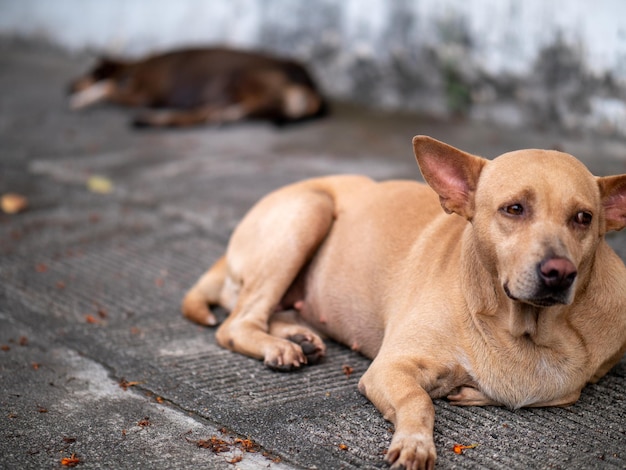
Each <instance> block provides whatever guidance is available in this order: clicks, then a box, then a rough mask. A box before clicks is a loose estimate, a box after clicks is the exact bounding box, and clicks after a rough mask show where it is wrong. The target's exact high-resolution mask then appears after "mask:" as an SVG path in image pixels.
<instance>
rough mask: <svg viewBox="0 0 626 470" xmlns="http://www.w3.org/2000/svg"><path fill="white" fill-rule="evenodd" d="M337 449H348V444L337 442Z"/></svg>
mask: <svg viewBox="0 0 626 470" xmlns="http://www.w3.org/2000/svg"><path fill="white" fill-rule="evenodd" d="M339 449H341V450H348V446H347V445H345V444H343V443H342V444H339Z"/></svg>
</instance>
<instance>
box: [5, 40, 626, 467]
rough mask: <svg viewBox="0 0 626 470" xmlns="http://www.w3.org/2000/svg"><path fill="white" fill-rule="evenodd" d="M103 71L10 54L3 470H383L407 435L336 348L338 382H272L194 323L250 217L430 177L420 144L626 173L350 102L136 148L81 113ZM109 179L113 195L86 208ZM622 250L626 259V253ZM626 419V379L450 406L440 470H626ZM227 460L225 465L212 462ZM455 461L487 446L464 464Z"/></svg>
mask: <svg viewBox="0 0 626 470" xmlns="http://www.w3.org/2000/svg"><path fill="white" fill-rule="evenodd" d="M87 65H88V60H87V58H85V57H70V56H67V55H64V54H63V53H61V52H59V51H56V50H53V49H50V48H46V47H43V46H38V45H28V44H22V43H14V42H8V41H4V42H0V87H1V89H2V90H3V92H2V94H0V193H6V192H9V191H11V192H17V193H20V194H23V195H25V196H26V197H28V199H29V203H30V207H29V209H28V210H27V211H25V212H23V213H21V214H17V215H5V214H0V346H1V347H2V348H1V350H0V455H1V456H2V458H1V459H0V468H9V469H13V468H16V469H17V468H20V469H22V468H59V467H61V461H62V459H63V458H69V457H72V455H74V457H75V458H78V459H79V460H80V463H79V468H163V469H165V468H196V467H201V466H202V467H205V468H244V469H245V468H266V467H269V468H276V469H281V468H319V469H326V468H385V465H384V463H383V460H382V459H383V452H384V450H385V448H386V447H387V446H388V444H389V441H390V438H391V425H390V424H389V423H387V422H386V421H385V420H384V419H383V418H382V417H381V416H380V414H379V413H378V412H377V411H376V410H375V409H374V407H373V406H372V405H371V404H370V403H369V402H368V401H367V400H366V399H365V398H363V397H362V396H361V395H360V394H359V393H358V391H357V389H356V384H357V382H358V379H359V377H360V376H361V374H362V373H363V372H364V371H365V369H366V368H367V366H368V363H369V362H368V360H366V359H364V358H363V357H360V356H359V355H357V354H355V353H353V352H352V351H350V350H348V349H347V348H343V347H341V346H339V345H336V344H332V343H331V344H329V353H328V358H327V359H326V360H325V361H324V362H323V363H322V364H320V365H317V366H314V367H310V368H306V369H304V370H302V371H299V372H295V373H290V374H281V373H274V372H271V371H269V370H267V369H265V368H264V367H263V365H262V364H261V363H260V362H257V361H255V360H252V359H248V358H244V357H241V356H238V355H235V354H232V353H230V352H227V351H225V350H222V349H220V348H218V347H217V346H216V345H215V342H214V338H213V331H212V330H211V329H209V328H201V327H198V326H196V325H193V324H191V323H189V322H187V321H185V320H184V319H183V318H182V317H181V316H180V314H179V302H180V299H181V298H182V295H183V294H184V292H185V290H186V289H187V288H188V287H189V286H190V285H191V284H192V283H193V282H194V281H195V279H196V278H197V277H198V276H199V275H200V274H201V273H202V272H203V271H204V270H205V269H206V268H207V267H208V265H209V264H210V263H211V262H212V261H214V260H215V259H216V258H217V256H219V254H220V253H221V251H222V250H223V249H224V246H225V243H226V240H227V239H228V235H229V233H230V232H231V230H232V229H233V227H234V226H235V224H236V223H237V221H238V220H239V219H240V218H241V217H242V215H243V214H244V213H245V210H246V209H247V208H248V207H249V206H250V205H251V204H252V203H253V202H254V200H256V199H257V198H258V197H259V196H261V195H262V194H264V193H266V192H267V191H269V190H271V189H273V188H275V187H277V186H279V185H282V184H285V183H289V182H292V181H295V180H297V179H300V178H305V177H311V176H316V175H322V174H327V173H365V174H369V175H371V176H373V177H375V178H381V179H382V178H392V177H403V178H419V173H418V170H417V167H416V165H415V162H414V160H413V156H412V152H411V147H410V139H411V137H412V136H413V135H415V134H417V133H421V134H430V135H432V136H433V137H436V138H438V139H441V140H445V141H447V142H449V143H451V144H453V145H456V146H458V147H461V148H463V149H465V150H468V151H471V152H473V153H476V154H481V155H484V156H486V157H494V156H496V155H498V154H500V153H502V152H504V151H507V150H512V149H516V148H522V147H543V148H560V149H563V150H565V151H568V152H570V153H573V154H575V155H577V156H578V157H580V158H581V159H582V160H583V161H584V162H585V163H586V164H587V165H588V166H589V167H590V168H591V170H592V171H593V172H594V173H596V174H599V175H606V174H612V173H624V172H626V145H625V144H624V142H620V141H617V140H607V139H592V138H590V137H585V138H582V137H579V136H571V135H570V136H567V135H559V134H549V133H541V132H537V131H533V132H519V131H516V132H509V131H503V130H501V129H498V128H495V127H481V126H479V125H476V124H467V123H463V122H433V121H429V120H426V119H423V118H420V117H417V116H410V115H381V114H375V113H372V112H367V111H364V110H362V109H356V108H350V107H347V106H341V105H337V106H336V107H335V114H334V115H333V116H332V117H331V118H329V119H327V120H324V121H318V122H311V123H307V124H304V125H300V126H297V127H290V128H285V129H275V128H273V127H271V126H269V125H266V124H262V123H247V124H243V125H239V126H230V127H224V128H197V129H190V130H182V131H159V132H154V131H144V132H135V131H133V130H132V129H129V128H128V127H127V122H128V121H129V118H130V114H129V112H127V111H124V110H119V109H114V108H107V107H102V108H98V109H93V110H90V111H87V112H84V113H80V114H73V113H70V112H69V111H68V110H67V109H66V106H65V101H64V88H65V85H66V83H67V82H68V80H69V79H70V78H72V77H73V76H74V75H75V74H76V73H78V72H79V71H81V70H82V69H83V68H84V67H85V66H87ZM93 176H101V177H104V178H106V180H107V181H109V182H111V183H112V188H111V190H110V191H109V192H105V193H98V192H94V191H93V190H89V188H88V182H89V180H90V178H92V177H93ZM610 242H611V243H612V245H613V246H614V247H615V248H616V249H617V251H618V252H619V253H620V254H621V255H622V257H625V256H626V236H624V234H615V235H613V236H612V237H611V240H610ZM344 366H349V367H351V368H352V370H353V372H352V374H350V375H349V376H348V375H346V374H345V373H344ZM625 404H626V362H625V361H622V362H621V363H620V364H619V365H618V366H616V367H615V368H614V369H613V370H612V371H611V372H610V373H609V374H608V375H607V376H606V377H605V378H604V379H603V380H602V381H600V382H599V383H598V384H597V385H594V386H590V387H587V388H586V389H585V390H584V392H583V394H582V397H581V399H580V401H579V402H578V403H576V404H575V405H574V406H571V407H568V408H564V409H555V408H550V409H532V410H519V411H510V410H506V409H501V408H494V407H485V408H475V407H470V408H454V407H452V406H450V405H449V404H448V403H447V402H446V401H444V400H438V401H436V404H435V405H436V412H437V418H436V424H435V441H436V444H437V448H438V452H439V461H438V468H496V469H499V468H502V469H505V468H506V469H509V468H520V469H522V468H598V469H599V468H616V469H617V468H625V467H626V452H625V451H624V444H625V443H626V408H625ZM212 437H214V439H213V441H211V438H212ZM220 441H224V442H225V443H226V444H222V445H221V447H228V449H229V450H228V452H215V450H216V449H215V448H214V449H211V448H210V447H211V444H212V443H213V444H215V443H218V442H220ZM455 443H460V444H473V443H477V444H479V445H478V447H476V448H474V449H470V450H466V451H465V452H464V454H463V455H457V454H455V453H454V452H452V446H453V445H454V444H455ZM199 444H200V445H199ZM252 444H254V446H253V447H251V445H252ZM250 450H255V451H256V452H251V451H250ZM240 458H242V460H241V461H239V459H240ZM231 462H232V463H231Z"/></svg>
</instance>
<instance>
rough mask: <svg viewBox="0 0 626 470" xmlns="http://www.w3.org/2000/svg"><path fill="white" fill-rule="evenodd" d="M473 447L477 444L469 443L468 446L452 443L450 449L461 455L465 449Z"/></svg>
mask: <svg viewBox="0 0 626 470" xmlns="http://www.w3.org/2000/svg"><path fill="white" fill-rule="evenodd" d="M474 447H478V444H470V445H468V446H464V445H463V444H454V446H453V447H452V451H453V452H454V453H455V454H459V455H461V454H462V453H463V451H464V450H465V449H473V448H474Z"/></svg>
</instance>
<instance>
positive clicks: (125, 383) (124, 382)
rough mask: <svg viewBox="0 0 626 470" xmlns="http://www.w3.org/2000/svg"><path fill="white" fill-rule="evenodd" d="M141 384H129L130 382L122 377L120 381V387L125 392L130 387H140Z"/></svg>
mask: <svg viewBox="0 0 626 470" xmlns="http://www.w3.org/2000/svg"><path fill="white" fill-rule="evenodd" d="M140 383H141V382H137V381H134V382H129V381H128V380H126V379H125V378H124V377H122V378H121V379H120V381H119V382H118V385H119V386H120V387H121V388H122V389H124V391H126V390H128V387H134V386H135V385H139V384H140Z"/></svg>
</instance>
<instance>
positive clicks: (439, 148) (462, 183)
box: [413, 135, 488, 220]
mask: <svg viewBox="0 0 626 470" xmlns="http://www.w3.org/2000/svg"><path fill="white" fill-rule="evenodd" d="M413 151H414V152H415V158H416V159H417V164H418V165H419V167H420V171H421V172H422V175H423V176H424V179H425V180H426V182H427V183H428V184H429V186H430V187H431V188H433V189H434V190H435V192H436V193H437V194H439V200H440V201H441V207H443V209H444V210H445V211H446V212H447V213H449V214H450V213H452V212H454V213H456V214H458V215H460V216H462V217H465V218H466V219H467V220H472V217H473V216H474V192H475V191H476V185H477V184H478V177H479V176H480V172H481V171H482V169H483V167H484V166H485V164H486V163H487V161H488V160H486V159H484V158H481V157H476V156H474V155H471V154H469V153H466V152H463V151H461V150H459V149H457V148H454V147H452V146H450V145H448V144H444V143H443V142H440V141H438V140H435V139H433V138H431V137H428V136H425V135H418V136H415V137H413Z"/></svg>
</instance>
